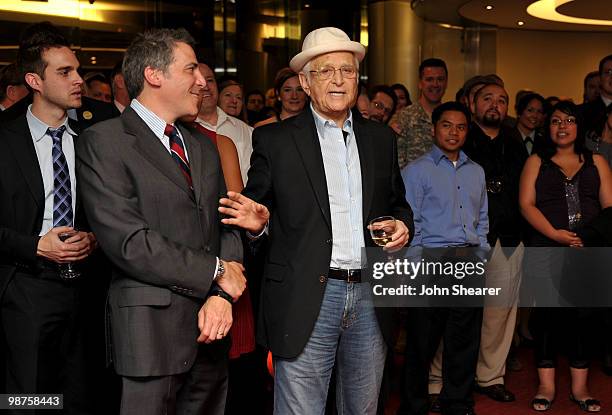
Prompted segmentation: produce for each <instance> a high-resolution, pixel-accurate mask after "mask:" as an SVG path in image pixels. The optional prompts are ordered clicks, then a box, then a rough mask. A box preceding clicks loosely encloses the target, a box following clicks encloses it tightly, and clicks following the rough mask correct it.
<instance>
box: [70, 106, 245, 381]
mask: <svg viewBox="0 0 612 415" xmlns="http://www.w3.org/2000/svg"><path fill="white" fill-rule="evenodd" d="M179 129H180V131H181V134H182V136H183V139H184V142H185V145H186V148H187V153H188V158H189V162H190V166H191V175H192V178H193V186H194V190H193V191H191V190H190V189H189V187H188V185H187V182H186V180H185V178H184V177H183V175H182V174H181V171H180V169H179V167H178V165H177V164H176V162H175V161H174V160H173V159H172V157H171V156H170V153H169V152H168V151H167V150H166V149H165V148H164V146H163V145H162V144H161V142H160V140H159V139H158V138H157V137H156V136H155V135H154V134H153V132H152V131H151V130H150V128H149V127H148V126H147V125H146V124H145V122H144V121H143V120H142V119H141V118H140V117H139V116H138V115H137V114H136V112H135V111H134V110H132V109H131V108H127V109H126V110H125V111H124V112H123V114H122V115H121V117H119V118H114V119H111V120H108V121H104V122H101V123H99V124H96V125H95V126H93V127H91V128H89V129H87V130H86V131H84V132H83V134H82V137H81V140H80V142H79V146H78V153H77V154H78V157H77V171H78V184H79V189H80V190H81V196H82V199H83V204H84V207H85V211H86V212H87V217H88V219H89V222H90V224H91V227H92V229H93V230H94V232H95V234H96V236H97V238H98V241H99V243H100V246H101V247H102V249H103V250H104V252H105V254H106V255H107V256H108V258H109V259H110V260H111V262H112V263H113V271H112V282H111V286H110V290H109V301H108V302H109V313H110V322H111V339H112V355H113V359H114V366H115V370H116V371H117V373H119V374H120V375H124V376H165V375H172V374H177V373H183V372H186V371H188V370H189V369H190V368H191V366H192V365H193V362H194V359H195V357H196V353H197V351H198V344H197V343H196V338H197V337H198V335H199V330H198V327H197V313H198V310H199V308H200V307H201V305H202V304H203V302H204V299H205V298H206V297H207V294H208V292H209V290H210V287H211V284H212V282H213V276H214V274H215V269H216V257H217V256H220V257H221V258H225V259H229V260H240V259H241V253H242V248H241V241H240V235H239V233H238V232H236V231H233V230H231V229H230V228H228V227H225V226H222V225H221V223H220V220H221V218H220V216H219V213H218V211H217V206H218V200H219V197H220V196H221V195H223V194H225V183H224V179H223V174H222V173H221V169H220V162H219V157H218V154H217V151H216V149H215V148H214V146H213V144H212V143H211V142H209V141H205V140H197V139H195V138H194V137H192V135H191V134H190V133H189V132H188V131H187V130H186V129H184V128H182V127H179Z"/></svg>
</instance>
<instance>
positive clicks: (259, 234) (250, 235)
mask: <svg viewBox="0 0 612 415" xmlns="http://www.w3.org/2000/svg"><path fill="white" fill-rule="evenodd" d="M269 224H270V221H267V222H266V226H264V228H263V229H262V230H261V232H259V233H258V234H257V235H254V234H252V233H251V232H249V231H246V236H247V238H249V239H250V240H251V241H255V240H257V239H259V238H261V236H262V235H263V234H264V233H266V234H267V233H268V225H269Z"/></svg>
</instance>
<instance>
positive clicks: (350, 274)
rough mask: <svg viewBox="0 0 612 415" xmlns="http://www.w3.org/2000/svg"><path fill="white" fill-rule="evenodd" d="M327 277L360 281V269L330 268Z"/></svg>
mask: <svg viewBox="0 0 612 415" xmlns="http://www.w3.org/2000/svg"><path fill="white" fill-rule="evenodd" d="M327 278H331V279H333V280H342V281H346V282H361V269H339V268H330V269H329V273H328V274H327Z"/></svg>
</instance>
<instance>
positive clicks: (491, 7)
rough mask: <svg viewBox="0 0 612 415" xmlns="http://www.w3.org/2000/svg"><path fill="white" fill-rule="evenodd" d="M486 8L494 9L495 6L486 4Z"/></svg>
mask: <svg viewBox="0 0 612 415" xmlns="http://www.w3.org/2000/svg"><path fill="white" fill-rule="evenodd" d="M485 9H487V10H493V6H491V5H490V4H487V5H486V6H485Z"/></svg>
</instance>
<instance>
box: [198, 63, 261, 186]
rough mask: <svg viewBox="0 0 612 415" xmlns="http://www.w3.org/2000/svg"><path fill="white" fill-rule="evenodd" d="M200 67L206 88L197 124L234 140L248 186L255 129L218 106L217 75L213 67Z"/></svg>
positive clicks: (201, 65)
mask: <svg viewBox="0 0 612 415" xmlns="http://www.w3.org/2000/svg"><path fill="white" fill-rule="evenodd" d="M198 67H199V68H200V72H201V73H202V76H204V79H205V81H206V84H205V86H204V98H203V100H202V105H201V106H200V113H199V114H198V118H197V119H196V122H198V123H200V124H201V125H203V126H204V127H206V128H208V129H209V130H212V131H216V132H217V134H221V135H224V136H227V137H229V138H231V139H232V141H233V142H234V144H235V145H236V150H238V161H239V162H240V173H241V175H242V182H243V183H245V184H246V182H247V172H248V171H249V167H250V166H251V153H252V152H253V143H252V141H251V135H252V133H253V127H251V126H249V125H248V124H247V123H245V122H243V121H241V120H239V119H238V118H235V117H232V116H230V115H227V114H226V113H225V112H224V111H223V110H222V109H221V108H219V107H218V106H217V99H218V98H219V90H218V89H217V81H216V80H215V74H214V72H213V71H212V69H211V67H210V66H208V65H207V64H205V63H201V62H200V63H199V64H198Z"/></svg>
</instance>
